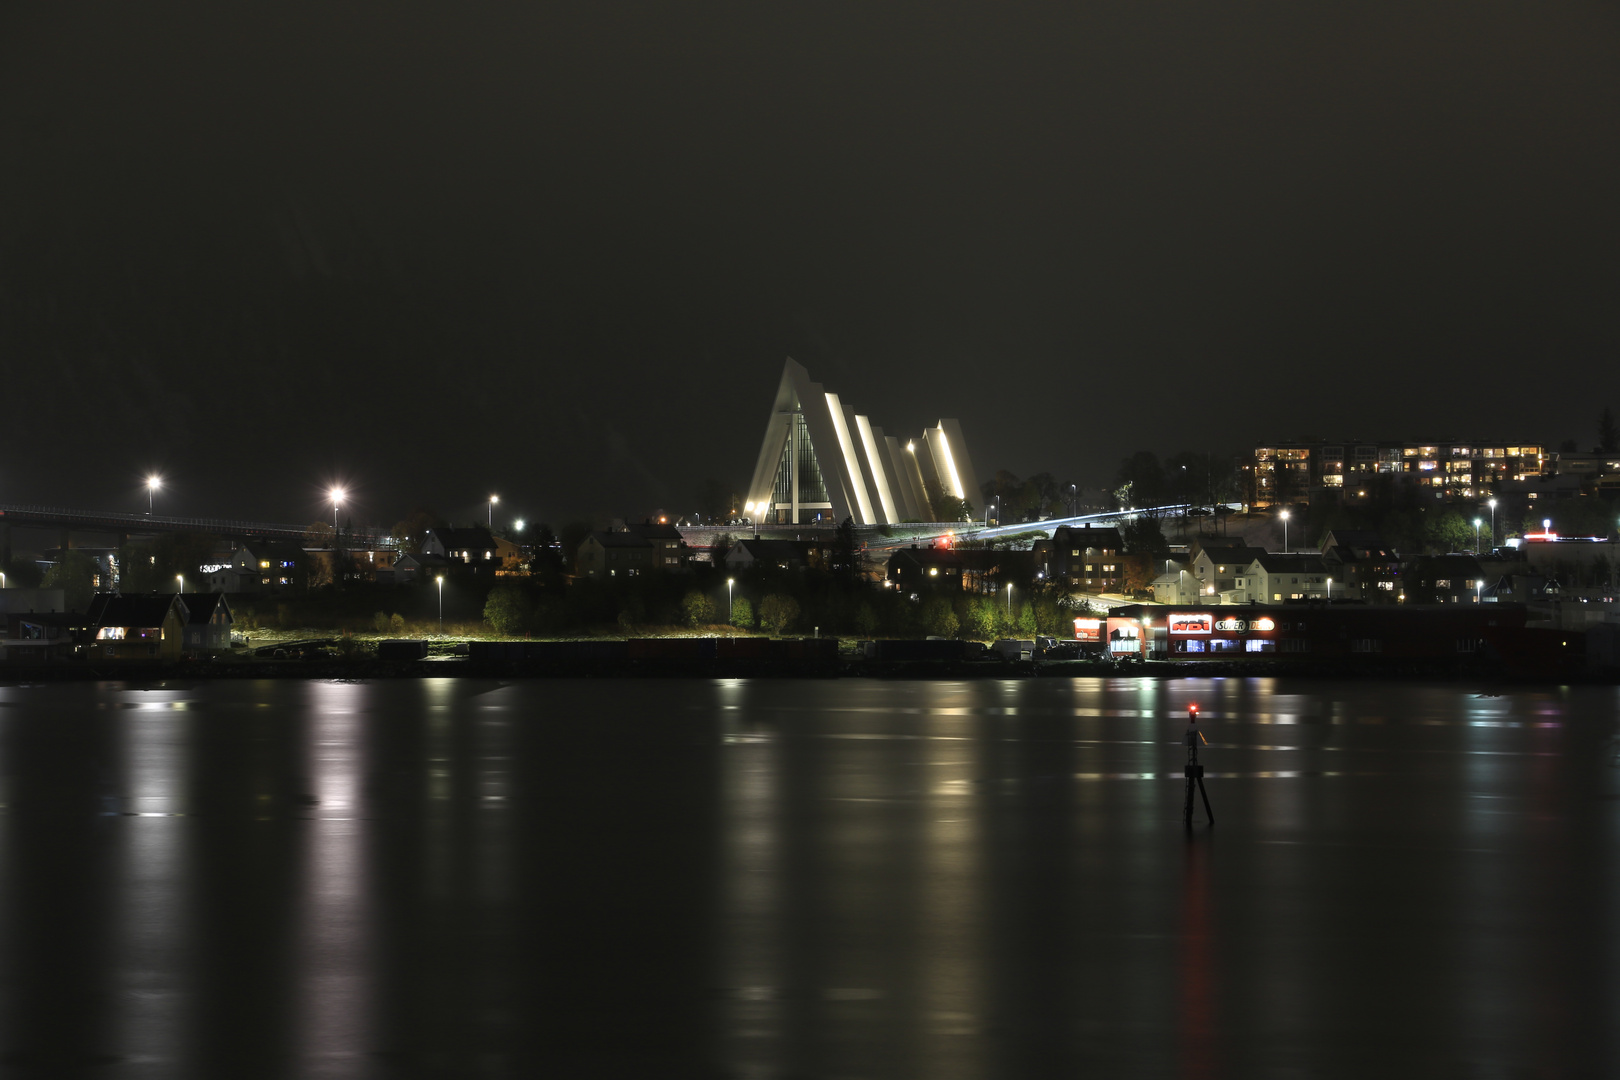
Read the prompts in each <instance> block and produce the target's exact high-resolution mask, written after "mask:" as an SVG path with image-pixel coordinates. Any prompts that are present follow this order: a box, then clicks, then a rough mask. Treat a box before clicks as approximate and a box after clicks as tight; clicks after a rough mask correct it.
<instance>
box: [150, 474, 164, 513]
mask: <svg viewBox="0 0 1620 1080" xmlns="http://www.w3.org/2000/svg"><path fill="white" fill-rule="evenodd" d="M162 486H163V477H161V476H158V475H157V474H155V473H154V474H153V475H151V476H148V477H147V478H146V516H147V517H151V516H152V492H154V491H156V490H157V489H158V488H160V487H162Z"/></svg>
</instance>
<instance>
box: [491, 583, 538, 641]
mask: <svg viewBox="0 0 1620 1080" xmlns="http://www.w3.org/2000/svg"><path fill="white" fill-rule="evenodd" d="M528 618H529V598H528V597H527V596H525V595H523V590H522V589H520V588H518V587H517V586H516V585H497V586H495V588H493V589H491V590H490V591H489V598H488V599H486V600H485V601H484V621H485V622H487V623H489V625H490V626H492V627H494V628H495V632H496V633H498V634H520V633H522V632H523V629H524V624H525V623H526V622H527V621H528Z"/></svg>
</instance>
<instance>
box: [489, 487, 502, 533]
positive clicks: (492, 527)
mask: <svg viewBox="0 0 1620 1080" xmlns="http://www.w3.org/2000/svg"><path fill="white" fill-rule="evenodd" d="M500 501H501V497H500V496H499V495H491V496H490V497H489V528H490V531H491V532H494V531H495V504H496V503H498V502H500Z"/></svg>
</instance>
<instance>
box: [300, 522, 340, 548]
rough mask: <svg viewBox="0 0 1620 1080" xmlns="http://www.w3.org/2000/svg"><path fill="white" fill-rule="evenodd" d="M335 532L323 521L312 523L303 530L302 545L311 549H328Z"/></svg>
mask: <svg viewBox="0 0 1620 1080" xmlns="http://www.w3.org/2000/svg"><path fill="white" fill-rule="evenodd" d="M336 535H337V530H336V529H334V528H332V526H330V525H328V524H327V523H326V522H324V521H312V522H310V523H309V528H307V529H305V530H304V543H305V544H307V545H308V546H309V547H312V548H329V547H331V546H332V539H333V537H334V536H336Z"/></svg>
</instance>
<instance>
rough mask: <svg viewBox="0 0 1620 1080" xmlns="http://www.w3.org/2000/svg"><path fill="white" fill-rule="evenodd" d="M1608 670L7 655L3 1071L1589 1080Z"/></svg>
mask: <svg viewBox="0 0 1620 1080" xmlns="http://www.w3.org/2000/svg"><path fill="white" fill-rule="evenodd" d="M1193 700H1196V701H1198V702H1199V703H1200V706H1201V713H1200V726H1201V727H1204V728H1206V729H1207V736H1208V738H1209V740H1210V743H1211V746H1210V748H1209V749H1208V750H1206V751H1204V761H1205V763H1206V765H1207V767H1208V770H1209V773H1208V778H1207V784H1208V790H1209V795H1210V799H1211V801H1212V803H1213V806H1214V811H1215V814H1216V816H1217V821H1218V824H1217V825H1216V826H1215V827H1214V828H1213V829H1210V828H1208V827H1205V826H1204V825H1203V824H1202V812H1201V811H1200V814H1199V821H1200V824H1199V826H1198V827H1196V828H1195V829H1193V830H1192V832H1190V833H1189V832H1187V831H1186V830H1185V829H1184V828H1183V827H1182V822H1181V795H1182V786H1181V781H1180V779H1179V774H1180V767H1181V763H1182V757H1183V752H1182V749H1181V746H1180V739H1181V735H1182V732H1183V731H1184V729H1185V708H1186V704H1187V702H1189V701H1193ZM1617 705H1620V692H1617V691H1616V690H1615V689H1614V688H1597V687H1590V688H1565V689H1560V688H1551V689H1531V690H1522V691H1514V692H1510V693H1506V694H1504V695H1503V696H1501V697H1485V696H1479V694H1478V692H1477V691H1476V690H1475V689H1473V688H1469V687H1465V686H1461V685H1455V684H1451V685H1433V686H1430V685H1422V684H1412V683H1391V684H1382V683H1355V684H1328V683H1297V684H1292V683H1286V682H1279V681H1274V680H1238V679H1227V680H1185V681H1180V682H1160V681H1156V680H1140V681H1139V680H1133V679H1109V680H1101V679H1088V680H1075V681H1067V680H1057V679H1050V680H1046V679H1043V680H1023V681H1009V682H993V681H974V682H961V683H952V682H925V683H913V682H880V681H862V680H839V681H815V682H789V681H717V682H704V681H659V680H639V681H638V680H619V681H606V680H604V681H578V682H567V681H538V682H517V683H511V684H498V683H495V682H487V681H466V680H453V679H444V680H425V681H403V680H402V681H393V682H376V683H366V684H352V683H337V682H315V683H302V682H293V681H272V682H262V683H246V682H217V683H198V684H195V685H189V686H188V685H175V684H168V685H164V686H161V687H151V688H140V687H135V686H129V685H123V684H118V683H103V684H99V685H89V684H80V685H51V686H35V687H0V803H3V807H0V1074H3V1075H7V1076H10V1075H17V1076H29V1075H39V1076H60V1075H78V1074H82V1075H93V1076H101V1077H137V1076H138V1077H148V1076H150V1077H175V1076H334V1077H336V1076H379V1077H382V1076H435V1075H442V1076H507V1075H542V1074H544V1075H557V1076H581V1077H583V1076H592V1077H599V1076H638V1077H671V1076H705V1077H707V1076H715V1077H727V1076H729V1077H748V1078H752V1077H760V1078H764V1077H842V1078H854V1077H874V1078H875V1077H910V1076H914V1077H930V1078H949V1077H1017V1076H1031V1077H1036V1076H1039V1077H1047V1076H1057V1075H1064V1074H1071V1073H1077V1072H1081V1071H1084V1072H1085V1073H1086V1074H1088V1075H1101V1076H1173V1077H1197V1076H1209V1077H1222V1076H1234V1077H1263V1076H1323V1075H1329V1076H1341V1075H1342V1076H1366V1075H1410V1076H1469V1077H1472V1076H1487V1077H1495V1076H1501V1077H1511V1076H1564V1075H1603V1074H1609V1075H1613V1074H1615V1073H1616V1071H1617V1066H1616V1065H1615V1062H1616V1061H1617V1060H1620V1059H1617V1057H1616V1051H1617V1050H1620V1047H1617V1045H1616V1044H1617V1042H1620V1036H1617V1034H1616V1033H1617V1032H1620V1008H1617V1006H1620V985H1617V984H1620V872H1617V868H1616V856H1617V855H1620V769H1617V765H1620V761H1617V757H1616V753H1617V750H1616V747H1617V744H1616V724H1615V717H1616V707H1617Z"/></svg>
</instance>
